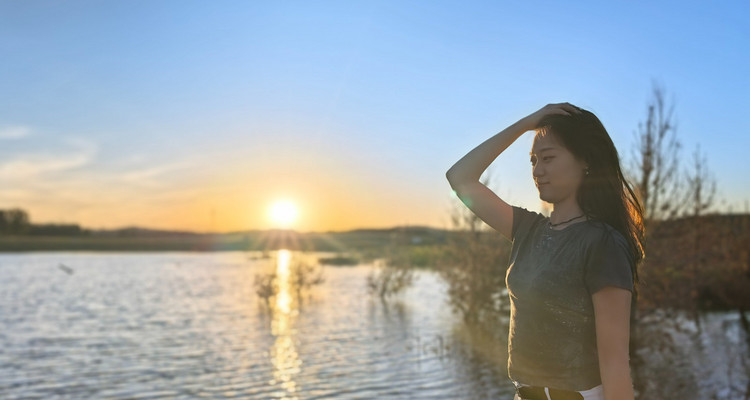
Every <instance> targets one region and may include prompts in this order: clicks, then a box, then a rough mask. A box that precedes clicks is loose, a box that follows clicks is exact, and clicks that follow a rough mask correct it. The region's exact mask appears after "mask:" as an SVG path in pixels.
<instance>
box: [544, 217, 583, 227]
mask: <svg viewBox="0 0 750 400" xmlns="http://www.w3.org/2000/svg"><path fill="white" fill-rule="evenodd" d="M584 215H585V214H581V215H579V216H577V217H573V218H571V219H569V220H567V221H563V222H558V223H556V224H553V223H552V221H550V222H549V226H550V227H552V226H558V225H562V224H564V223H566V222H570V221H572V220H574V219H577V218H581V217H583V216H584Z"/></svg>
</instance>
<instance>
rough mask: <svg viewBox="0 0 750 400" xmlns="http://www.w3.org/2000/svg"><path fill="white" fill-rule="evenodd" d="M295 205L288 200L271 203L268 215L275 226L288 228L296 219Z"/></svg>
mask: <svg viewBox="0 0 750 400" xmlns="http://www.w3.org/2000/svg"><path fill="white" fill-rule="evenodd" d="M298 214H299V213H298V211H297V206H296V205H295V204H294V203H293V202H291V201H289V200H279V201H276V202H274V203H273V204H271V207H270V208H269V209H268V216H269V218H270V219H271V221H272V222H273V223H274V225H275V226H276V227H279V228H288V227H290V226H291V225H292V224H294V222H295V221H297V215H298Z"/></svg>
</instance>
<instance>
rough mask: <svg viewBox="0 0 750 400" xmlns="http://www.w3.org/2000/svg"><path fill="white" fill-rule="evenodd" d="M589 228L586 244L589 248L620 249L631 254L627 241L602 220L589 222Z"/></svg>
mask: <svg viewBox="0 0 750 400" xmlns="http://www.w3.org/2000/svg"><path fill="white" fill-rule="evenodd" d="M587 226H588V229H587V230H586V232H587V234H586V242H587V244H588V245H589V246H604V247H608V248H610V249H611V248H620V249H621V250H624V251H625V252H626V253H628V254H629V253H630V251H629V250H628V248H629V245H628V241H627V239H626V238H625V236H623V234H622V233H620V231H618V230H617V229H615V228H614V227H613V226H612V225H610V224H608V223H607V222H605V221H601V220H589V221H587Z"/></svg>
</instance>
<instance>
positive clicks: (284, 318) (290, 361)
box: [269, 250, 302, 400]
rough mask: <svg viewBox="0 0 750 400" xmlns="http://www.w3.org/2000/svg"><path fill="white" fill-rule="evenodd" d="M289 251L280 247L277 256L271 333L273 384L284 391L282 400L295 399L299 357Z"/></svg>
mask: <svg viewBox="0 0 750 400" xmlns="http://www.w3.org/2000/svg"><path fill="white" fill-rule="evenodd" d="M291 258H292V254H291V252H290V251H289V250H279V251H278V253H277V258H276V274H277V279H278V281H277V282H278V285H279V286H278V294H277V296H276V302H275V305H274V313H273V322H272V324H271V334H272V335H274V336H275V337H276V340H275V341H274V344H273V347H272V348H271V351H270V357H271V364H273V380H272V381H271V382H269V383H270V384H272V385H278V386H279V387H280V388H281V389H282V390H283V393H279V394H281V395H283V397H281V399H282V400H283V399H287V400H297V399H298V397H297V396H296V393H297V392H299V388H298V387H297V383H296V381H295V379H294V377H295V376H296V375H298V374H299V372H300V366H301V365H302V360H300V358H299V354H298V353H297V346H296V343H295V340H296V338H295V333H296V330H295V329H294V320H295V318H296V315H297V313H298V310H296V309H293V307H292V290H291V287H290V282H289V266H290V262H291Z"/></svg>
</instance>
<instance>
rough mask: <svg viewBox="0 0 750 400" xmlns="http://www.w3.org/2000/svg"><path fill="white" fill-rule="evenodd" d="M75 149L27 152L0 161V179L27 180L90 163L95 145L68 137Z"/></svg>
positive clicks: (94, 151) (94, 152)
mask: <svg viewBox="0 0 750 400" xmlns="http://www.w3.org/2000/svg"><path fill="white" fill-rule="evenodd" d="M68 142H70V143H72V144H74V145H75V146H76V147H77V149H76V150H73V151H71V152H69V153H68V154H46V153H28V154H23V155H19V156H16V157H15V158H13V159H11V160H8V161H5V162H3V163H0V179H4V180H28V179H34V178H38V177H40V176H42V175H44V174H48V173H53V172H60V171H66V170H69V169H73V168H78V167H82V166H84V165H87V164H89V163H91V160H92V159H93V158H94V155H95V154H96V145H95V144H94V143H92V142H88V141H84V140H82V139H77V138H73V139H68Z"/></svg>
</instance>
